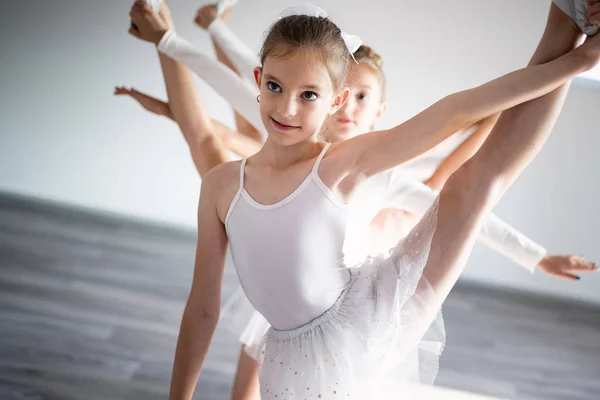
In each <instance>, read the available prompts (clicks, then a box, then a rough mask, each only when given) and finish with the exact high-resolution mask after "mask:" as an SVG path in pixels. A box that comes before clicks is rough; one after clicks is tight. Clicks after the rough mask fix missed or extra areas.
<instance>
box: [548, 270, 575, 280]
mask: <svg viewBox="0 0 600 400" xmlns="http://www.w3.org/2000/svg"><path fill="white" fill-rule="evenodd" d="M553 275H554V276H556V277H557V278H562V279H567V280H569V281H578V280H580V279H581V277H579V276H578V275H575V274H569V273H567V272H557V273H555V274H553Z"/></svg>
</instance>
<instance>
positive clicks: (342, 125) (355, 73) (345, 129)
mask: <svg viewBox="0 0 600 400" xmlns="http://www.w3.org/2000/svg"><path fill="white" fill-rule="evenodd" d="M346 82H347V85H348V87H349V89H350V96H349V97H348V101H346V103H345V104H344V105H343V106H342V107H341V108H340V109H339V110H338V111H337V112H336V113H335V115H333V116H332V117H331V118H330V119H329V120H328V123H327V126H326V129H325V131H324V133H323V135H324V138H325V140H327V141H328V142H337V141H340V140H345V139H349V138H351V137H354V136H356V135H360V134H363V133H367V132H370V131H371V130H372V127H373V125H374V124H375V122H377V121H378V120H379V119H380V118H381V116H382V115H383V114H384V113H385V111H386V109H387V106H386V104H385V103H383V102H382V94H383V93H382V87H381V83H380V81H379V78H378V77H377V75H376V74H375V73H374V72H373V70H372V69H371V67H369V66H368V65H365V64H356V63H351V66H350V71H349V74H348V78H347V80H346Z"/></svg>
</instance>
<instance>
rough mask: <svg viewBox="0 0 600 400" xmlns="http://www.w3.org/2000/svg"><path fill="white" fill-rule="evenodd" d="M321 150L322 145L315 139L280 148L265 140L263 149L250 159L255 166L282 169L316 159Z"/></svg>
mask: <svg viewBox="0 0 600 400" xmlns="http://www.w3.org/2000/svg"><path fill="white" fill-rule="evenodd" d="M322 149H323V144H322V143H321V142H319V141H318V139H317V138H316V137H314V138H310V139H308V140H304V141H302V142H300V143H297V144H294V145H290V146H281V145H279V144H277V143H274V142H273V141H272V140H269V138H267V140H266V142H265V144H264V145H263V147H262V148H261V149H260V151H259V152H258V153H256V154H255V155H254V156H252V158H253V159H254V160H255V162H256V164H259V165H263V166H270V167H274V168H281V169H283V168H286V167H289V166H290V165H293V164H296V163H298V162H301V161H303V160H308V159H311V158H314V157H316V156H317V155H318V154H319V153H320V152H321V150H322Z"/></svg>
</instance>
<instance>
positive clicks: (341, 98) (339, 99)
mask: <svg viewBox="0 0 600 400" xmlns="http://www.w3.org/2000/svg"><path fill="white" fill-rule="evenodd" d="M349 97H350V88H349V87H348V86H346V87H345V88H344V89H343V90H342V91H341V92H339V93H338V94H337V95H336V96H335V97H334V98H333V103H332V104H331V114H335V113H336V112H337V111H338V110H339V109H340V108H342V107H343V106H344V104H346V101H348V98H349Z"/></svg>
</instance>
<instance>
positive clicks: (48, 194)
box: [0, 0, 600, 302]
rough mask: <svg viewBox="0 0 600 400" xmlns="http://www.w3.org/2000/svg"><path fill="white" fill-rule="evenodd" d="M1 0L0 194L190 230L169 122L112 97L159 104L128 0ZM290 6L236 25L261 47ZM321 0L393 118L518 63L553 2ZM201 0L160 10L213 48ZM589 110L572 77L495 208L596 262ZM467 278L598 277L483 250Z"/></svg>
mask: <svg viewBox="0 0 600 400" xmlns="http://www.w3.org/2000/svg"><path fill="white" fill-rule="evenodd" d="M10 3H11V4H10V5H3V11H2V12H1V13H0V35H1V36H0V37H1V38H2V39H1V40H0V54H1V57H0V66H1V72H2V73H1V74H0V93H1V95H0V101H1V103H0V190H5V191H11V192H15V193H22V194H28V195H34V196H37V197H41V198H45V199H51V200H55V201H60V202H63V203H65V204H73V205H77V206H84V207H91V208H94V209H98V210H103V211H109V212H117V213H122V214H126V215H131V216H134V217H139V218H144V219H150V220H156V221H163V222H169V223H175V224H181V225H186V226H191V227H193V226H194V225H195V207H196V202H197V195H198V187H199V179H198V177H197V174H196V172H195V170H194V168H193V164H192V162H191V160H190V157H189V155H188V152H187V148H186V145H185V143H184V141H183V140H182V138H181V136H180V133H179V131H178V130H177V128H176V126H175V125H174V124H173V123H171V122H170V121H168V120H166V119H164V118H157V117H155V116H151V115H149V114H147V113H146V112H144V111H143V110H141V108H140V107H139V106H137V105H136V104H134V103H133V102H132V101H130V100H128V99H125V98H114V97H113V96H112V89H113V86H114V85H119V84H128V85H134V86H135V87H136V88H138V89H140V90H143V91H147V92H149V93H151V94H154V95H158V96H161V97H164V86H163V83H162V77H161V74H160V68H159V65H158V62H157V56H156V52H155V50H154V49H153V47H152V46H151V45H149V44H147V43H141V42H138V41H136V40H135V39H133V38H132V37H130V36H128V35H127V33H126V32H127V28H128V25H129V21H128V8H129V2H128V1H115V0H111V1H95V2H91V1H85V2H84V1H75V0H70V1H66V0H55V1H52V2H49V1H39V0H34V1H29V2H10ZM295 3H296V2H295V1H291V0H285V1H269V2H266V1H257V0H241V1H240V4H239V5H238V6H237V7H236V9H235V10H234V12H233V15H232V19H231V25H232V26H233V30H234V31H235V32H236V33H238V34H239V35H240V36H242V37H243V38H244V39H245V40H247V41H248V43H249V44H250V45H251V46H252V47H253V48H254V49H256V50H258V48H259V45H260V40H261V38H262V32H263V31H264V30H265V29H266V27H267V26H268V25H269V24H270V23H271V22H272V21H273V20H274V19H275V17H276V15H277V13H278V12H279V11H280V10H281V9H282V8H283V7H285V6H287V5H291V4H295ZM267 4H268V5H269V6H268V7H269V8H267ZM319 4H320V5H321V6H323V7H324V8H325V9H327V10H328V11H329V12H330V14H331V15H332V16H333V18H334V20H335V21H337V22H338V23H339V24H340V25H341V26H342V27H343V28H344V29H346V30H348V31H349V32H351V33H355V34H358V35H360V36H361V37H362V38H363V39H364V41H365V42H366V43H367V44H371V45H373V47H375V48H376V49H377V51H379V52H380V53H381V54H382V55H383V56H384V59H385V69H386V71H387V74H388V84H389V88H388V93H389V95H388V97H389V106H390V112H389V113H388V115H387V116H386V118H385V119H384V121H383V123H382V126H389V125H391V124H393V123H398V122H400V121H402V120H404V119H406V118H408V117H410V116H411V115H414V114H415V113H416V112H418V111H420V110H421V109H422V108H424V107H426V106H427V105H429V104H431V103H432V102H434V101H435V100H436V99H438V98H440V97H441V96H444V95H446V94H448V93H451V92H452V91H456V90H460V89H464V88H466V87H470V86H474V85H478V84H480V83H483V82H485V81H486V80H489V79H492V78H494V77H496V76H498V75H500V74H503V73H506V72H508V71H510V70H512V69H515V68H519V67H521V66H523V65H524V64H525V63H526V62H527V60H528V57H529V56H530V55H531V53H532V52H533V50H534V48H535V46H536V44H537V41H538V39H539V37H540V35H541V32H542V30H543V27H544V24H545V19H546V13H547V9H548V5H549V1H546V0H544V1H542V0H529V1H527V2H524V1H522V0H493V1H492V0H487V1H479V0H461V1H458V0H456V1H451V2H436V3H435V4H434V3H430V2H415V1H410V2H409V1H398V0H389V1H385V0H372V1H369V2H368V3H367V2H364V1H359V0H346V1H343V2H340V1H334V0H328V1H321V2H319ZM366 4H368V7H366V6H365V5H366ZM200 5H202V4H200V3H198V2H195V1H190V0H178V1H172V4H171V9H172V12H173V16H174V19H175V22H176V24H177V26H178V31H179V32H180V33H181V34H182V35H183V36H185V37H186V38H188V39H190V40H191V41H193V42H195V43H197V44H198V46H200V47H202V48H203V49H205V50H207V51H212V49H211V47H210V43H209V41H208V40H207V37H206V35H205V33H204V32H203V31H201V30H199V29H197V28H195V27H194V26H193V24H192V18H193V15H194V13H195V10H196V8H197V7H199V6H200ZM384 32H387V33H384ZM200 88H201V92H202V94H203V98H204V99H205V100H206V103H207V104H208V107H209V110H210V112H211V114H212V115H213V116H214V117H215V118H217V119H221V120H223V121H224V122H226V123H231V122H232V117H231V111H230V110H229V109H228V107H227V104H225V103H224V102H223V101H222V100H221V99H220V98H219V97H217V96H216V95H215V94H214V92H212V91H211V90H210V89H209V88H208V87H207V86H206V85H204V84H200ZM599 106H600V88H598V85H596V87H595V88H594V85H585V84H582V83H578V84H577V83H576V84H575V85H574V87H573V88H572V90H571V93H570V95H569V97H568V99H567V102H566V105H565V108H564V111H563V114H562V115H561V118H560V120H559V122H558V125H557V127H556V129H555V132H554V134H553V136H552V138H551V139H550V141H549V142H548V144H547V146H546V148H545V149H544V150H543V151H542V153H541V154H540V155H539V156H538V158H537V159H536V160H535V161H534V162H533V164H532V165H531V167H530V168H529V169H528V170H527V171H526V172H525V173H524V174H523V176H522V177H521V178H520V179H519V181H518V182H517V183H516V184H515V185H514V187H513V188H512V189H511V190H510V192H509V193H508V194H507V195H506V197H505V199H504V200H503V201H502V202H501V203H500V205H499V206H498V208H497V213H498V214H499V215H501V216H503V217H505V219H506V220H508V221H509V222H511V223H513V224H514V225H516V226H517V227H518V228H520V229H521V230H522V231H524V232H525V233H527V234H529V235H531V236H532V237H534V238H536V239H538V240H539V241H540V242H541V243H542V244H544V245H546V246H547V247H548V248H550V249H551V250H552V251H553V252H558V253H566V252H574V253H579V254H584V255H586V256H588V257H591V258H592V259H593V258H594V257H596V258H598V259H600V250H598V246H597V245H596V242H597V241H596V237H597V234H596V231H595V227H596V226H598V225H599V222H600V221H599V217H598V213H597V212H596V211H597V210H596V201H597V200H596V199H597V197H598V193H599V191H600V183H599V181H598V179H597V178H596V174H595V173H596V170H597V167H596V154H597V153H596V149H597V148H599V145H600V143H599V141H600V139H599V138H598V135H597V133H598V127H599V126H600V113H599V112H598V110H599V108H598V107H599ZM465 279H472V280H477V281H483V282H486V283H492V284H501V285H509V286H513V287H519V288H524V289H527V290H531V291H539V292H549V293H554V294H556V295H557V296H569V297H574V298H580V299H586V300H589V301H595V302H600V290H597V288H598V285H599V283H600V275H597V276H594V277H586V278H584V279H583V280H582V281H580V282H575V283H571V282H563V281H559V280H556V279H552V278H547V277H545V276H543V275H542V274H541V273H539V272H538V273H537V274H536V275H534V276H528V275H527V274H526V273H524V272H522V271H521V270H520V269H519V268H518V267H516V266H513V265H512V264H511V263H510V262H508V261H507V260H505V259H503V258H501V257H499V256H497V255H496V254H494V253H492V252H491V251H489V250H487V249H484V248H481V247H477V249H476V250H475V253H474V255H473V257H472V259H471V262H470V265H469V267H468V268H467V271H466V273H465Z"/></svg>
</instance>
